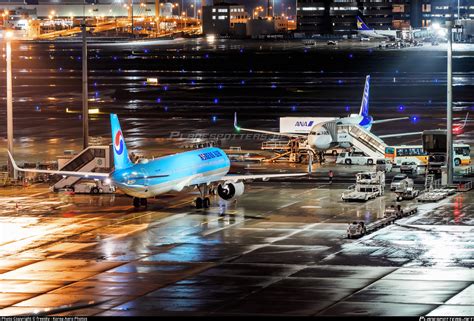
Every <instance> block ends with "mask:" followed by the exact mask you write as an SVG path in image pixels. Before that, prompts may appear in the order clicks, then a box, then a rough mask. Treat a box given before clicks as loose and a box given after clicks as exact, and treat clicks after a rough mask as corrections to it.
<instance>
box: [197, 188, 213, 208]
mask: <svg viewBox="0 0 474 321" xmlns="http://www.w3.org/2000/svg"><path fill="white" fill-rule="evenodd" d="M197 188H198V190H199V194H201V196H200V197H198V198H196V208H197V209H201V208H209V207H211V199H210V198H209V197H208V195H209V188H208V186H207V185H206V184H201V185H198V187H197Z"/></svg>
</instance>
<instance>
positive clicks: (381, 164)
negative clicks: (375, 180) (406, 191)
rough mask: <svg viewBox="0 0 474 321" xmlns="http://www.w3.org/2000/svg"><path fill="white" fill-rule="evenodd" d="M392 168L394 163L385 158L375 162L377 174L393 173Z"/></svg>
mask: <svg viewBox="0 0 474 321" xmlns="http://www.w3.org/2000/svg"><path fill="white" fill-rule="evenodd" d="M392 167H393V165H392V163H391V162H390V161H389V160H388V159H385V158H379V159H377V160H376V162H375V170H376V171H377V172H385V173H388V172H391V171H392Z"/></svg>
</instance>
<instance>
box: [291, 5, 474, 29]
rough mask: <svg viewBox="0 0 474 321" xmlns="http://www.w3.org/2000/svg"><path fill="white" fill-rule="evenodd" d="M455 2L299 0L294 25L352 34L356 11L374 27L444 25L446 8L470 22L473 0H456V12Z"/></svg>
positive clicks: (473, 11)
mask: <svg viewBox="0 0 474 321" xmlns="http://www.w3.org/2000/svg"><path fill="white" fill-rule="evenodd" d="M450 3H451V6H453V7H452V9H450V8H449V6H450ZM457 3H458V2H457V1H456V2H453V1H450V0H299V1H298V4H297V8H296V9H297V25H296V28H297V30H298V31H299V32H304V33H306V34H336V35H338V34H339V35H350V34H355V33H356V30H357V26H356V16H357V15H362V16H363V17H364V19H365V20H366V22H367V23H368V25H369V26H370V27H372V28H374V29H385V30H387V29H406V28H410V27H411V28H423V27H429V26H431V25H432V24H433V23H439V24H440V25H444V23H445V21H446V19H451V18H452V17H451V13H450V11H452V15H453V18H454V20H457V19H460V23H461V24H463V23H464V24H467V25H470V22H467V21H469V20H470V21H472V20H473V19H474V3H473V2H472V0H459V16H458V5H457ZM467 28H468V27H466V30H467Z"/></svg>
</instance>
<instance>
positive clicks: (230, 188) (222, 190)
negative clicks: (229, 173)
mask: <svg viewBox="0 0 474 321" xmlns="http://www.w3.org/2000/svg"><path fill="white" fill-rule="evenodd" d="M244 189H245V188H244V183H243V182H238V183H235V182H225V183H224V184H219V186H217V194H218V195H219V197H220V198H222V199H223V200H224V201H232V200H234V199H236V198H237V197H239V196H241V195H242V194H243V193H244Z"/></svg>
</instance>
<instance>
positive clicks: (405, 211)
mask: <svg viewBox="0 0 474 321" xmlns="http://www.w3.org/2000/svg"><path fill="white" fill-rule="evenodd" d="M417 212H418V207H416V206H415V205H408V206H405V207H401V206H400V205H397V206H395V205H391V206H389V207H387V208H385V211H384V218H395V219H397V218H402V217H405V216H409V215H412V214H415V213H417Z"/></svg>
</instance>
